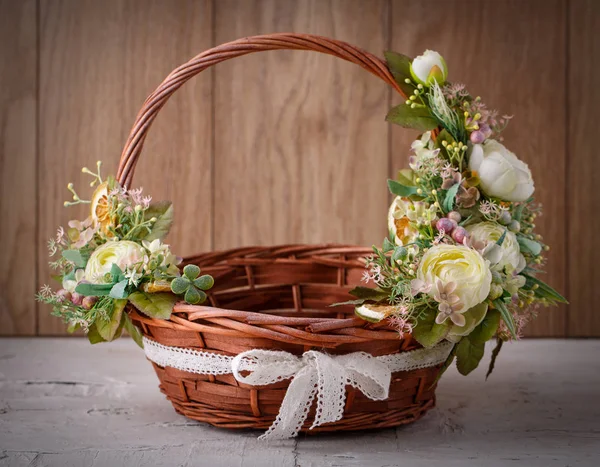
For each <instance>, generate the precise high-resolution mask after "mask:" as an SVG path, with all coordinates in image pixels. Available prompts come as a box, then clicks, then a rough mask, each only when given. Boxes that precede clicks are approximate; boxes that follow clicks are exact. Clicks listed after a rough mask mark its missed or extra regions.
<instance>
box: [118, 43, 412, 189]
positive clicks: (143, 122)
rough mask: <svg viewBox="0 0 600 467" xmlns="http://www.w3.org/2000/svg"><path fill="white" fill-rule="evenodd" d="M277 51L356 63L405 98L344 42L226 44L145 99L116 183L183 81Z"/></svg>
mask: <svg viewBox="0 0 600 467" xmlns="http://www.w3.org/2000/svg"><path fill="white" fill-rule="evenodd" d="M278 49H290V50H313V51H315V52H321V53H324V54H329V55H333V56H335V57H339V58H341V59H343V60H347V61H349V62H352V63H356V64H357V65H360V66H361V67H363V68H364V69H365V70H367V71H368V72H370V73H372V74H374V75H375V76H377V77H379V78H381V79H382V80H383V81H385V82H386V83H388V84H389V85H390V86H392V87H393V88H394V89H395V90H396V91H398V92H399V93H400V94H401V95H403V96H404V93H403V92H402V90H401V89H400V87H399V86H398V83H396V81H395V80H394V77H393V76H392V74H391V73H390V71H389V70H388V68H387V66H386V64H385V62H384V61H383V60H381V59H380V58H378V57H376V56H374V55H372V54H370V53H369V52H366V51H364V50H362V49H359V48H358V47H355V46H353V45H350V44H348V43H346V42H341V41H336V40H334V39H328V38H326V37H322V36H315V35H310V34H293V33H279V34H267V35H262V36H253V37H247V38H243V39H238V40H236V41H233V42H228V43H226V44H223V45H219V46H217V47H214V48H212V49H209V50H207V51H206V52H202V53H201V54H200V55H197V56H196V57H194V58H192V59H191V60H190V61H188V62H187V63H184V64H183V65H181V66H179V67H178V68H176V69H175V70H173V71H172V72H171V73H170V74H169V75H168V76H167V77H166V78H165V80H164V81H163V82H162V83H161V84H160V85H159V86H158V87H157V88H156V90H155V91H154V92H153V93H152V94H150V95H149V96H148V98H147V99H146V101H145V102H144V105H143V106H142V108H141V110H140V112H139V113H138V115H137V117H136V119H135V123H134V125H133V128H132V129H131V132H130V133H129V137H128V138H127V143H126V144H125V147H124V148H123V152H122V154H121V160H120V162H119V169H118V171H117V180H118V181H119V183H121V185H127V186H130V185H131V181H132V179H133V173H134V170H135V166H136V164H137V161H138V158H139V157H140V154H141V152H142V147H143V146H144V141H145V139H146V136H147V134H148V130H149V129H150V126H151V125H152V122H154V119H155V118H156V116H157V115H158V112H159V111H160V109H161V108H162V107H163V106H164V105H165V103H166V102H167V100H168V99H169V97H171V95H172V94H173V93H174V92H175V91H177V89H179V88H180V87H181V86H182V85H183V84H184V83H185V82H186V81H188V80H189V79H190V78H192V77H193V76H195V75H197V74H198V73H200V72H202V71H204V70H205V69H207V68H209V67H210V66H212V65H216V64H217V63H220V62H223V61H225V60H229V59H232V58H235V57H238V56H240V55H246V54H249V53H253V52H261V51H263V50H278ZM404 97H406V96H404Z"/></svg>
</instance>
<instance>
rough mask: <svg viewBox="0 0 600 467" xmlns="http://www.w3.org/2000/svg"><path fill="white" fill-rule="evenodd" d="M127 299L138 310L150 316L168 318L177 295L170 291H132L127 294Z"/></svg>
mask: <svg viewBox="0 0 600 467" xmlns="http://www.w3.org/2000/svg"><path fill="white" fill-rule="evenodd" d="M129 301H130V302H131V304H132V305H133V306H135V307H136V308H137V309H138V310H139V311H141V312H142V313H144V314H145V315H147V316H150V317H151V318H158V319H169V318H170V317H171V312H172V311H173V307H174V306H175V303H176V302H177V297H176V296H175V295H173V294H171V293H167V292H161V293H146V292H141V291H137V292H133V293H132V294H131V295H129Z"/></svg>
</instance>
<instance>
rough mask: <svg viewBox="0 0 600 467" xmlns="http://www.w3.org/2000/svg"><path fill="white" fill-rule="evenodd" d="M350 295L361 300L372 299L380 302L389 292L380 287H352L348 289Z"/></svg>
mask: <svg viewBox="0 0 600 467" xmlns="http://www.w3.org/2000/svg"><path fill="white" fill-rule="evenodd" d="M350 295H354V296H355V297H356V298H360V299H362V300H372V301H374V302H380V301H382V300H385V299H386V298H388V297H389V294H388V293H387V292H386V291H384V290H381V289H372V288H370V287H361V286H359V287H354V288H353V289H352V290H351V291H350Z"/></svg>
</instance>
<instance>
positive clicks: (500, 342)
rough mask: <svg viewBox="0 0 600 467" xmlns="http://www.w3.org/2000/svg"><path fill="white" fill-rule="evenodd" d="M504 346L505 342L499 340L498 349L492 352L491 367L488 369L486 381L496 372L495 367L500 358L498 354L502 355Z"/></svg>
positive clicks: (495, 348) (497, 342)
mask: <svg viewBox="0 0 600 467" xmlns="http://www.w3.org/2000/svg"><path fill="white" fill-rule="evenodd" d="M502 344H504V341H503V340H502V339H498V340H497V341H496V347H494V350H492V359H491V360H490V366H489V368H488V371H487V373H486V374H485V379H486V380H487V379H488V378H489V376H490V375H491V374H492V371H494V366H496V359H497V358H498V354H499V353H500V349H502Z"/></svg>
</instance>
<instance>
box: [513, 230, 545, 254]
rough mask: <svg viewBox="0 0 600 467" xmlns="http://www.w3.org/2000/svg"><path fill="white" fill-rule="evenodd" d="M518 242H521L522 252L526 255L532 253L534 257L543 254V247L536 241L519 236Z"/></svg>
mask: <svg viewBox="0 0 600 467" xmlns="http://www.w3.org/2000/svg"><path fill="white" fill-rule="evenodd" d="M517 242H519V246H520V247H521V251H523V252H525V253H531V254H532V255H534V256H537V255H539V254H540V253H541V252H542V245H540V244H539V243H538V242H536V241H535V240H531V239H530V238H527V237H524V236H523V235H520V234H519V235H517Z"/></svg>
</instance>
